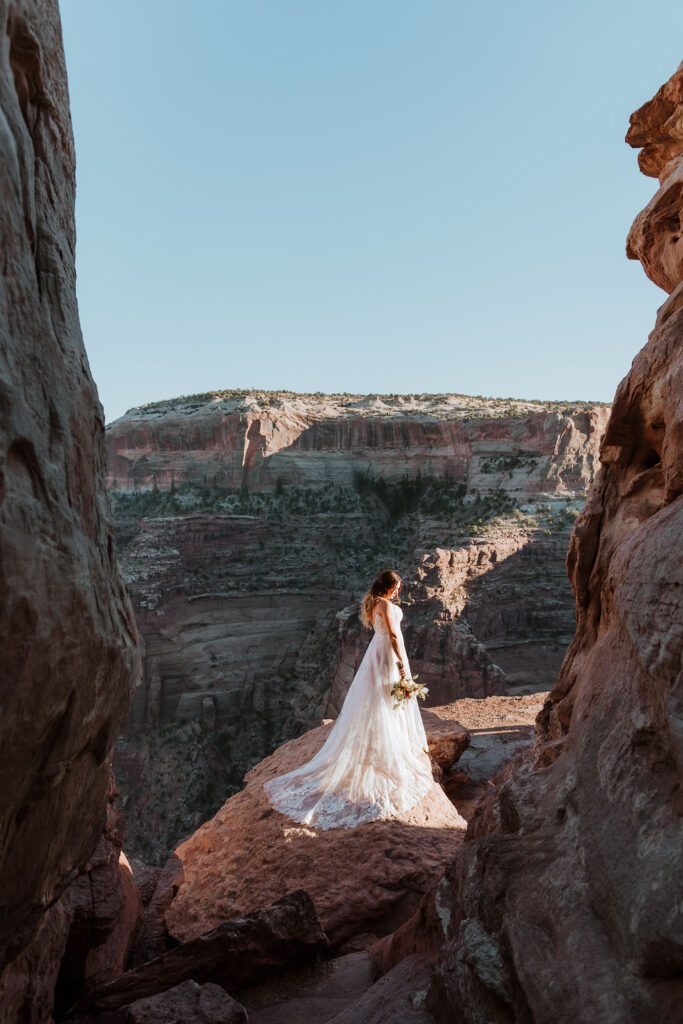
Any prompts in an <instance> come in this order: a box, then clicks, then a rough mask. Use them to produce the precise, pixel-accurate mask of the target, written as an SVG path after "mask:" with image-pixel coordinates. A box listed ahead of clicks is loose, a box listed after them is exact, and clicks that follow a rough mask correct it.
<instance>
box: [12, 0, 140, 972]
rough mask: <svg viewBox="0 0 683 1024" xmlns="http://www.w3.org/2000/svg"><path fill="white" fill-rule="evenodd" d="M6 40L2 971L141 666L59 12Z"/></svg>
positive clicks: (60, 873)
mask: <svg viewBox="0 0 683 1024" xmlns="http://www.w3.org/2000/svg"><path fill="white" fill-rule="evenodd" d="M0 38H1V39H2V47H1V48H0V182H1V188H0V192H1V194H2V204H1V206H0V244H1V247H2V254H3V260H2V276H1V277H0V410H1V415H0V644H1V646H2V672H1V674H0V694H1V699H0V703H1V705H2V714H1V715H0V777H1V778H2V788H1V789H0V837H1V838H0V968H1V967H2V966H4V965H5V964H6V963H7V962H8V961H12V960H15V958H17V957H18V956H19V954H21V952H22V950H24V948H25V947H27V944H28V943H29V942H30V940H31V939H32V937H33V936H34V935H35V933H36V930H37V929H38V928H39V927H40V924H41V920H42V919H43V915H44V914H45V912H46V911H47V910H48V908H49V907H51V906H53V905H54V903H55V901H56V900H57V898H58V897H59V895H60V893H61V892H62V891H63V890H64V889H65V888H66V887H67V885H68V884H69V883H70V882H71V881H73V879H74V878H75V877H76V875H77V874H78V873H79V871H80V870H81V869H82V868H83V866H84V865H85V863H86V862H87V860H88V858H89V857H90V855H91V853H92V852H93V850H94V848H95V845H96V843H97V841H98V837H99V835H100V834H101V832H102V828H103V823H104V817H105V806H106V795H107V786H108V781H109V762H110V758H111V750H112V745H113V743H114V740H115V739H116V736H117V735H118V733H119V731H120V727H121V722H122V719H123V718H124V716H125V713H126V709H127V706H128V701H129V696H130V691H131V688H132V685H133V683H134V678H135V674H136V671H137V666H136V658H137V654H136V630H135V624H134V620H133V615H132V611H131V608H130V604H129V601H128V598H127V595H126V591H125V588H124V586H123V584H122V582H121V579H120V577H119V572H118V568H117V565H116V561H115V556H114V539H113V534H112V527H111V522H110V513H109V508H108V501H107V497H106V493H105V490H104V470H105V452H104V422H103V415H102V409H101V406H100V403H99V401H98V399H97V394H96V391H95V386H94V384H93V381H92V378H91V376H90V371H89V368H88V362H87V358H86V355H85V351H84V348H83V342H82V338H81V331H80V327H79V320H78V310H77V305H76V295H75V270H74V245H75V237H74V189H75V178H74V151H73V140H72V133H71V122H70V115H69V107H68V94H67V82H66V72H65V67H64V55H63V51H62V41H61V30H60V23H59V16H58V10H57V3H56V0H30V2H29V0H15V2H13V3H9V2H7V0H0ZM55 917H56V914H53V915H51V921H53V922H54V919H55ZM45 927H46V928H47V924H46V926H45ZM60 941H61V940H60ZM24 967H26V963H24ZM50 970H51V971H52V970H53V967H50Z"/></svg>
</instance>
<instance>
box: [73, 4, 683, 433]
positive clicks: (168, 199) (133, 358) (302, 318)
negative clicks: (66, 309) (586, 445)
mask: <svg viewBox="0 0 683 1024" xmlns="http://www.w3.org/2000/svg"><path fill="white" fill-rule="evenodd" d="M61 12H62V23H63V31H64V44H65V49H66V58H67V67H68V72H69V87H70V93H71V107H72V116H73V123H74V134H75V139H76V154H77V199H76V221H77V231H78V242H77V273H78V295H79V302H80V310H81V321H82V325H83V332H84V336H85V343H86V347H87V350H88V354H89V357H90V363H91V366H92V370H93V374H94V376H95V380H96V381H97V385H98V388H99V393H100V398H101V399H102V402H103V404H104V407H105V412H106V416H107V419H108V420H111V419H114V418H116V417H117V416H119V415H121V414H122V413H123V412H124V411H125V410H126V409H127V408H129V407H131V406H133V405H139V404H141V403H143V402H147V401H152V400H156V399H162V398H169V397H172V396H175V395H179V394H191V393H194V392H198V391H207V390H214V389H218V388H231V387H260V388H272V389H275V388H289V389H291V390H296V391H358V392H369V391H383V392H416V391H417V392H422V391H437V392H440V391H456V392H464V393H467V394H483V395H498V396H508V395H512V396H516V397H525V398H547V399H578V398H581V399H594V400H603V401H609V400H611V398H612V396H613V394H614V390H615V387H616V385H617V383H618V381H619V380H620V379H621V377H622V376H623V375H624V374H625V373H626V372H627V370H628V368H629V366H630V363H631V360H632V358H633V356H634V355H635V353H636V352H637V351H638V349H639V348H640V347H641V346H642V345H643V343H644V342H645V340H646V337H647V334H648V332H649V331H650V330H651V329H652V325H653V323H654V318H655V311H656V308H657V307H658V306H659V305H660V304H661V303H662V302H663V301H664V298H665V294H664V292H662V291H661V290H660V289H658V288H656V287H655V285H653V284H651V283H650V282H649V281H648V280H647V279H646V278H645V275H644V273H643V271H642V269H641V268H640V264H637V263H632V262H630V261H627V260H626V257H625V254H624V243H625V238H626V234H627V232H628V228H629V227H630V224H631V221H632V220H633V218H634V217H635V215H636V213H637V212H638V211H639V210H640V209H641V208H642V206H644V205H645V203H646V202H647V201H648V200H649V199H650V197H651V196H652V194H653V192H654V190H655V188H656V181H655V180H654V179H649V178H645V177H643V176H642V175H641V174H640V172H639V171H638V169H637V164H636V153H635V151H634V150H631V149H630V147H628V146H626V145H625V143H624V141H623V138H624V134H625V131H626V129H627V126H628V116H629V114H630V113H631V111H633V110H635V109H636V108H637V107H638V106H640V105H641V104H642V103H644V102H645V101H646V100H647V99H649V98H650V97H651V96H652V95H653V94H654V92H655V91H656V90H657V89H658V88H659V86H660V85H661V84H662V83H663V82H664V81H665V80H666V79H667V78H668V77H669V76H670V75H671V74H672V73H673V71H674V70H675V68H676V67H677V65H678V63H679V62H680V60H681V57H682V56H683V53H682V52H681V40H682V39H683V31H682V30H683V5H682V4H681V3H680V0H662V2H658V0H653V2H650V3H643V0H619V2H617V0H614V2H604V0H574V2H572V3H558V2H554V0H545V2H540V0H517V2H514V3H512V2H503V0H494V2H490V3H472V2H469V3H466V4H465V3H461V2H457V0H410V2H406V0H363V2H359V0H193V2H192V3H191V4H189V3H187V2H186V0H184V2H181V0H117V2H116V3H107V2H105V0H61Z"/></svg>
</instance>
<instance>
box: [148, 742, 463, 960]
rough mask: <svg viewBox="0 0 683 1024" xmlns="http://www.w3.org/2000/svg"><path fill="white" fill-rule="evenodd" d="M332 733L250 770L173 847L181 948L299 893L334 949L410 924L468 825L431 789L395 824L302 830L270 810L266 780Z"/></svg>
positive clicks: (172, 919) (173, 930) (171, 920)
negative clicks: (178, 873) (180, 877)
mask: <svg viewBox="0 0 683 1024" xmlns="http://www.w3.org/2000/svg"><path fill="white" fill-rule="evenodd" d="M330 728H331V725H330V724H328V725H323V726H320V727H319V728H318V729H314V730H312V731H311V732H308V733H306V734H305V735H304V736H302V737H300V738H299V739H297V740H291V741H290V742H289V743H286V744H284V746H282V747H280V748H279V749H278V750H276V751H275V753H274V754H272V755H271V757H268V758H266V759H265V760H264V761H262V762H261V763H260V764H258V765H257V766H256V767H255V768H253V769H252V771H251V772H249V774H248V775H247V777H246V783H247V785H246V787H245V789H244V790H243V791H242V792H241V793H238V794H236V795H235V796H233V797H231V798H230V799H229V800H227V801H226V803H225V804H224V805H223V807H222V808H221V809H220V810H219V811H218V813H217V814H216V815H215V816H214V817H213V818H212V819H211V820H210V821H207V822H206V823H205V824H204V825H202V826H201V828H199V829H198V830H197V832H195V834H194V835H193V836H191V838H190V839H188V840H187V841H186V842H184V843H182V844H181V845H180V846H179V847H178V849H177V850H176V854H177V856H178V858H179V859H180V861H181V863H182V867H183V872H184V881H183V882H182V884H181V885H180V888H179V889H178V895H177V896H176V898H175V899H174V900H173V902H172V903H171V904H170V906H169V908H168V910H167V911H166V924H167V927H168V930H169V933H170V934H171V935H172V936H173V937H174V938H175V939H177V940H178V941H181V942H185V941H187V940H188V939H191V938H192V937H194V936H197V935H200V934H201V933H202V932H205V931H207V929H209V928H212V927H214V926H215V925H217V924H219V923H220V922H221V921H225V920H230V918H232V917H234V916H235V915H236V914H240V913H245V912H246V911H247V910H249V909H250V908H254V907H259V906H266V905H268V904H269V903H272V902H273V900H275V899H277V898H278V897H280V896H282V895H283V894H284V893H286V892H287V891H289V890H291V889H295V888H303V887H305V888H306V890H307V892H309V893H310V895H311V897H312V899H313V901H314V903H315V906H316V909H317V911H318V914H319V915H320V919H321V921H322V925H323V928H324V929H325V932H326V934H327V935H328V937H329V939H330V941H331V942H332V943H333V945H334V946H336V947H339V946H341V945H343V944H344V943H345V942H349V940H352V939H353V938H354V936H359V935H364V936H366V938H365V939H364V943H365V945H368V944H369V942H371V941H372V939H373V937H374V936H376V935H385V934H387V933H388V932H391V931H393V930H394V928H396V927H397V926H398V925H399V924H401V923H402V921H404V920H405V919H406V918H407V917H409V916H410V914H411V913H412V911H413V910H414V909H415V908H416V906H417V904H418V903H419V901H420V897H421V895H422V893H424V892H426V891H427V890H429V889H430V888H431V887H432V886H433V885H434V884H435V883H436V881H437V880H438V878H439V876H440V874H441V872H442V870H443V866H444V865H445V864H446V863H447V862H448V861H449V860H450V859H451V858H452V856H453V852H454V850H455V849H456V848H457V847H458V846H459V845H460V843H461V841H462V836H463V833H464V830H465V825H466V823H465V821H464V819H463V818H461V817H460V815H459V814H458V812H457V811H456V809H455V807H454V806H453V805H452V804H451V803H450V801H449V800H448V798H447V797H446V796H445V794H444V792H443V790H442V789H441V787H440V786H439V785H437V784H436V783H435V785H434V787H433V789H432V791H431V792H430V793H428V794H427V796H426V797H425V798H424V799H423V800H422V801H421V802H420V803H419V804H418V805H417V806H416V807H414V808H413V809H412V810H411V811H409V812H407V813H406V814H405V815H404V816H402V817H401V818H400V819H393V820H389V821H374V822H369V823H367V824H365V825H361V826H359V827H358V828H354V829H330V830H328V831H322V830H319V829H314V828H308V827H306V826H303V825H298V824H296V823H295V822H293V821H291V820H290V819H289V818H287V817H285V816H284V815H282V814H280V813H278V812H277V811H275V810H274V809H273V807H272V806H271V805H270V803H269V801H268V798H267V797H266V795H265V793H264V792H263V783H264V782H265V780H266V779H269V778H272V777H273V776H275V775H279V774H282V773H283V772H285V771H288V770H290V769H292V768H294V767H296V766H298V765H300V764H303V763H304V762H305V761H308V760H309V759H310V757H312V755H313V754H314V753H315V752H316V751H317V750H318V749H319V748H320V746H321V745H322V743H323V742H324V740H325V738H326V736H327V735H328V733H329V730H330ZM445 728H446V727H445V726H444V725H443V724H442V723H441V722H439V729H440V730H444V729H445ZM454 728H455V731H456V735H457V736H458V737H459V736H461V733H460V731H459V728H458V726H457V723H454ZM345 948H350V947H345Z"/></svg>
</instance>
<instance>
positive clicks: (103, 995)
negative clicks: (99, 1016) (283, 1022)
mask: <svg viewBox="0 0 683 1024" xmlns="http://www.w3.org/2000/svg"><path fill="white" fill-rule="evenodd" d="M326 946H327V939H326V937H325V934H324V932H323V931H322V929H321V927H320V921H319V919H318V916H317V914H316V912H315V907H314V906H313V902H312V900H311V898H310V896H309V895H308V893H306V892H304V891H303V890H297V891H296V892H290V893H288V894H287V895H286V896H284V897H283V898H282V899H281V900H279V901H278V902H277V903H275V904H274V905H273V906H270V907H266V908H264V909H262V910H256V911H254V912H253V913H251V914H248V915H247V916H246V917H243V918H238V919H235V920H232V921H226V922H224V923H223V924H221V925H219V926H218V927H217V928H214V929H212V930H211V931H209V932H205V933H204V934H201V935H199V936H197V937H196V938H193V939H190V940H188V941H187V942H183V943H181V944H180V945H178V946H176V947H174V948H173V949H171V950H169V951H168V952H167V953H164V954H163V955H162V956H159V957H156V958H155V959H154V960H150V961H148V962H147V963H145V964H142V965H141V966H140V967H136V968H134V969H133V970H131V971H128V972H127V973H126V974H124V975H123V976H122V977H121V978H119V979H118V980H117V981H114V982H111V983H110V984H108V985H104V986H102V987H101V988H98V989H97V990H96V991H93V992H91V993H89V994H88V995H87V996H84V998H83V999H81V1000H80V1002H79V1003H78V1004H77V1005H76V1006H74V1007H73V1008H72V1009H71V1010H70V1011H69V1014H68V1015H69V1016H70V1015H76V1016H78V1015H79V1014H84V1013H88V1014H90V1015H93V1014H94V1012H95V1011H97V1012H104V1011H108V1012H109V1011H115V1010H120V1009H121V1007H123V1006H127V1005H128V1004H129V1003H134V1002H135V1001H137V1000H140V999H148V998H149V997H151V996H155V995H157V994H158V993H160V992H165V991H166V990H167V989H168V988H169V987H170V986H171V985H173V984H174V983H175V982H178V981H185V980H190V979H192V980H194V981H197V982H202V983H204V982H216V983H217V984H219V985H222V986H223V987H224V988H226V989H229V990H231V991H235V990H236V989H237V988H239V987H240V986H243V985H248V984H249V983H251V982H253V981H255V980H256V979H259V978H261V977H262V976H263V973H264V972H265V971H272V970H273V969H276V968H281V967H283V966H285V965H286V964H290V963H293V962H297V961H300V960H305V959H307V958H311V957H312V956H314V955H315V954H316V953H317V952H318V951H320V950H322V949H324V948H325V947H326Z"/></svg>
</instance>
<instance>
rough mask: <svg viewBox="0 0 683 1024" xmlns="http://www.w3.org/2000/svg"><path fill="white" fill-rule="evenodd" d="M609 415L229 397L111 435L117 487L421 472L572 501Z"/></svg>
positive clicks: (201, 401) (133, 415) (535, 405)
mask: <svg viewBox="0 0 683 1024" xmlns="http://www.w3.org/2000/svg"><path fill="white" fill-rule="evenodd" d="M606 416H607V412H606V409H605V408H604V406H603V407H601V406H599V405H597V406H596V405H590V404H588V403H573V404H572V403H565V404H562V403H557V402H555V403H542V402H522V401H518V400H514V399H482V398H471V397H468V396H465V395H297V394H293V393H292V392H241V391H217V392H212V393H210V394H206V395H195V396H191V397H188V398H179V399H174V400H171V401H167V402H154V403H150V404H149V405H144V406H140V407H138V408H135V409H131V410H129V411H128V412H127V413H126V414H125V416H122V417H121V418H120V419H118V420H116V421H115V422H114V423H111V424H109V425H108V427H107V438H108V443H109V470H108V481H107V483H108V486H109V487H110V488H112V489H114V490H117V489H118V490H123V491H130V490H136V489H138V488H148V487H152V486H153V485H156V486H157V487H160V488H162V489H167V488H169V487H171V486H172V485H174V486H176V487H177V486H179V485H180V484H182V483H193V484H211V485H213V486H225V487H232V488H237V487H242V488H244V487H250V488H253V489H255V490H259V491H267V490H272V489H273V488H275V487H276V486H279V484H283V485H299V486H311V487H316V488H319V487H324V486H329V485H330V484H338V485H346V486H350V485H351V484H352V483H353V476H354V472H360V471H365V470H368V469H369V470H371V471H372V472H373V473H374V474H375V475H377V476H382V477H384V478H385V479H387V480H391V479H393V478H396V477H400V476H402V475H403V474H405V473H408V474H410V475H414V474H415V473H416V472H417V471H418V470H422V472H427V471H428V472H430V473H431V474H433V475H435V476H450V477H451V478H452V479H453V480H454V481H457V482H462V483H464V484H466V485H467V489H468V490H469V491H471V492H474V491H480V492H481V493H482V494H487V493H490V492H491V491H494V490H495V489H496V488H498V487H501V486H503V487H505V489H506V490H507V491H509V492H515V493H518V494H520V495H536V494H541V495H542V494H550V495H565V494H571V493H573V492H574V491H576V490H577V489H581V487H582V486H583V485H584V484H585V481H586V479H587V478H592V475H593V467H594V466H596V465H597V458H598V446H599V441H600V435H601V433H602V429H603V427H604V424H605V422H606Z"/></svg>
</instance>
